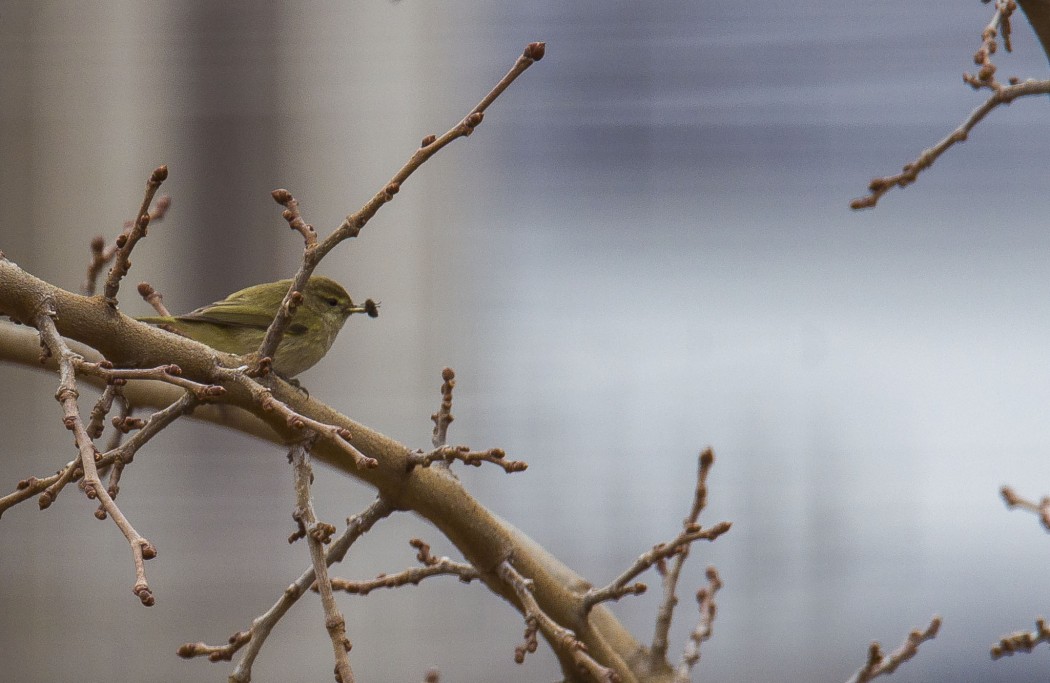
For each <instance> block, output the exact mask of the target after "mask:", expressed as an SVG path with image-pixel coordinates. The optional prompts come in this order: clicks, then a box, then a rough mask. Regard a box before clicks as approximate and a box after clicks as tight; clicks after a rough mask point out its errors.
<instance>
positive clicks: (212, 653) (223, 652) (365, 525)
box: [178, 497, 394, 683]
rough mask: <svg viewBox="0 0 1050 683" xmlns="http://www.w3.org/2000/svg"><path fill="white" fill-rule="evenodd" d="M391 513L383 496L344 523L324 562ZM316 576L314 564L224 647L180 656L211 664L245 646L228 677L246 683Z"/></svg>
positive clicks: (190, 649) (194, 648) (193, 646)
mask: <svg viewBox="0 0 1050 683" xmlns="http://www.w3.org/2000/svg"><path fill="white" fill-rule="evenodd" d="M393 511H394V506H393V505H391V504H390V502H389V501H388V500H387V499H386V498H383V497H379V498H377V499H376V500H375V502H373V503H372V504H371V505H369V506H368V508H366V509H365V510H364V511H363V512H361V513H360V514H358V515H355V516H354V517H351V518H350V519H348V520H346V523H347V528H346V530H345V531H344V532H343V534H342V536H340V537H339V538H337V539H336V540H335V542H333V543H332V545H331V546H330V547H329V548H328V553H327V554H326V555H325V563H326V564H327V565H328V566H329V567H330V566H332V565H333V564H334V563H336V562H340V561H342V559H343V557H345V555H346V552H347V551H348V550H349V549H350V546H351V545H353V544H354V542H355V541H356V540H357V539H359V538H360V537H361V536H363V535H364V534H365V533H366V532H367V531H368V530H369V529H371V528H372V527H373V526H374V525H375V523H376V522H378V521H379V520H381V519H383V518H385V517H387V516H389V515H390V513H392V512H393ZM315 578H316V573H315V571H314V567H313V565H311V566H310V567H308V568H307V569H306V570H305V571H304V572H303V573H302V575H300V576H299V578H298V579H296V580H295V581H294V582H293V583H292V584H291V585H290V586H288V588H286V589H285V590H284V593H282V594H281V597H280V598H279V599H278V600H277V602H276V603H274V605H273V606H272V607H271V608H270V609H269V610H267V611H266V612H264V613H263V614H261V615H259V616H258V617H256V619H255V620H254V621H253V622H252V625H251V628H249V629H248V630H247V631H238V632H237V633H235V634H233V635H232V636H231V637H230V639H229V641H228V644H227V645H221V646H215V645H207V644H205V643H186V644H184V645H182V646H181V647H180V648H179V651H178V652H179V656H180V657H185V658H191V657H207V658H208V659H209V660H211V661H213V662H217V661H229V660H231V659H232V658H233V655H234V654H235V653H236V652H237V651H238V650H239V649H240V648H241V647H243V646H244V645H248V647H247V649H246V650H245V651H244V655H243V656H242V657H241V660H240V662H238V664H237V668H236V669H234V671H233V673H232V674H231V675H230V681H231V682H232V683H248V682H249V681H250V680H251V677H252V665H253V664H254V663H255V658H256V657H258V655H259V652H260V651H261V650H262V647H263V645H264V644H265V643H266V639H267V637H269V635H270V631H272V630H273V627H274V626H276V625H277V622H278V621H280V620H281V617H283V616H284V615H285V614H286V613H287V612H288V610H289V609H291V607H292V605H294V604H295V603H296V602H298V600H299V598H301V597H302V596H303V594H305V593H306V591H307V590H308V589H309V588H310V586H311V585H312V584H313V583H314V580H315Z"/></svg>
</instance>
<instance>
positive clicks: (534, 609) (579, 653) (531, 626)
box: [496, 560, 619, 683]
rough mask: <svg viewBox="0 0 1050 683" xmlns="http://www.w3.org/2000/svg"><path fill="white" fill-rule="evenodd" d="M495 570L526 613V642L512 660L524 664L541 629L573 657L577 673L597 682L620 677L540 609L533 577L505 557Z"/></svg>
mask: <svg viewBox="0 0 1050 683" xmlns="http://www.w3.org/2000/svg"><path fill="white" fill-rule="evenodd" d="M496 573H497V574H499V577H500V578H501V579H502V580H503V581H505V582H506V583H507V584H508V585H509V586H510V587H511V588H512V589H513V590H514V594H515V595H517V596H518V601H519V602H520V603H521V608H522V613H523V614H524V615H525V642H524V644H522V645H519V646H517V647H516V648H514V661H515V662H517V663H518V664H521V663H523V662H524V661H525V655H526V654H528V653H530V652H535V651H536V648H537V647H538V641H537V639H536V634H537V632H540V631H542V632H543V635H544V636H545V637H546V638H547V640H548V641H549V642H550V643H551V644H552V645H553V646H554V647H555V648H557V649H558V650H560V651H561V652H562V653H564V654H568V655H569V656H570V657H571V658H572V660H573V662H574V663H575V664H576V668H577V669H579V670H580V672H582V673H585V674H587V675H588V676H589V677H590V678H592V679H593V680H596V681H608V682H609V683H612V682H613V681H618V680H619V676H617V674H616V672H615V671H613V670H612V669H609V668H606V667H604V666H602V665H601V664H599V663H598V662H597V661H595V659H594V658H593V657H591V656H590V655H589V654H587V649H586V648H585V647H584V645H583V643H582V642H580V640H579V639H578V638H577V637H576V634H575V633H573V632H572V631H571V630H569V629H567V628H565V627H564V626H561V625H560V624H558V623H557V622H556V621H554V619H552V618H551V617H550V616H548V615H547V613H546V612H544V611H543V608H541V607H540V604H539V602H537V601H536V598H535V596H533V594H532V591H533V590H534V589H535V586H534V584H533V582H532V579H526V578H525V577H524V576H522V575H521V574H519V573H518V570H517V569H515V568H514V566H513V565H511V563H510V561H508V560H504V561H503V562H500V564H499V567H497V569H496Z"/></svg>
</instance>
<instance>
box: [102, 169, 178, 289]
mask: <svg viewBox="0 0 1050 683" xmlns="http://www.w3.org/2000/svg"><path fill="white" fill-rule="evenodd" d="M167 178H168V167H167V166H158V167H157V168H155V169H153V173H151V174H150V177H149V180H148V181H146V194H145V196H144V197H143V198H142V205H141V206H140V207H139V212H138V213H137V214H135V221H134V223H133V224H132V226H131V228H130V230H126V231H125V232H123V233H121V235H120V237H118V238H117V243H116V244H117V254H116V259H115V261H114V263H113V267H112V268H110V269H109V275H108V276H107V277H106V285H105V287H104V288H103V290H102V293H103V296H105V298H106V302H107V303H109V305H110V306H113V307H116V305H117V291H118V290H119V289H120V280H121V278H123V277H124V276H125V275H127V274H128V269H129V268H130V267H131V252H132V250H133V249H134V248H135V244H136V243H137V242H138V241H139V240H140V239H142V238H143V237H145V235H146V228H147V227H149V222H150V214H149V205H150V204H152V203H153V197H154V195H156V194H157V189H158V188H160V184H161V183H163V182H164V181H165V180H167Z"/></svg>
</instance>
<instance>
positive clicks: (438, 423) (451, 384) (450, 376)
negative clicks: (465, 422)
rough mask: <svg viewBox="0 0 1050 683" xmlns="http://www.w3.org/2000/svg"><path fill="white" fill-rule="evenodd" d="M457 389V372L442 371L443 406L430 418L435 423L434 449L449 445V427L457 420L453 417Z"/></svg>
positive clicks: (449, 369) (446, 369) (450, 370)
mask: <svg viewBox="0 0 1050 683" xmlns="http://www.w3.org/2000/svg"><path fill="white" fill-rule="evenodd" d="M455 387H456V371H455V370H453V369H452V368H445V369H444V370H442V371H441V405H440V406H439V407H438V411H437V412H436V413H434V414H433V415H431V416H430V419H431V420H433V422H434V435H433V436H432V437H431V439H430V442H431V443H432V444H433V445H434V448H441V447H442V446H444V445H445V444H447V443H448V426H449V425H450V424H452V421H453V420H455V419H456V418H455V417H453V415H452V390H453V389H454V388H455Z"/></svg>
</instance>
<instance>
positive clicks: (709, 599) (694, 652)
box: [675, 567, 722, 683]
mask: <svg viewBox="0 0 1050 683" xmlns="http://www.w3.org/2000/svg"><path fill="white" fill-rule="evenodd" d="M721 588H722V579H721V578H720V577H719V576H718V570H716V569H715V568H714V567H708V568H707V585H706V586H704V587H703V588H701V589H700V590H698V591H697V592H696V602H697V603H698V604H699V606H700V622H699V623H698V624H697V625H696V628H694V629H693V631H692V633H690V634H689V641H688V642H687V643H686V645H685V651H684V652H683V653H682V661H681V663H680V664H679V665H678V670H677V671H676V672H675V683H689V680H690V677H689V675H690V673H691V672H692V670H693V669H694V668H695V667H696V665H697V663H698V662H699V661H700V645H701V644H702V643H703V642H704V641H705V640H708V639H709V638H710V637H711V633H712V632H713V629H714V623H715V614H716V613H717V611H718V606H717V605H716V604H715V595H716V594H717V593H718V591H719V589H721Z"/></svg>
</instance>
